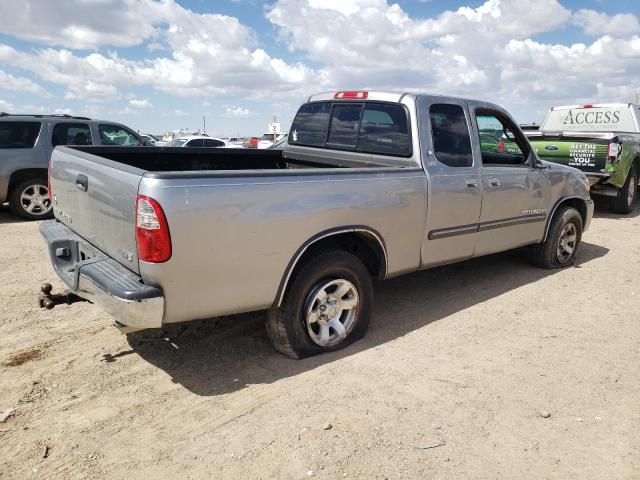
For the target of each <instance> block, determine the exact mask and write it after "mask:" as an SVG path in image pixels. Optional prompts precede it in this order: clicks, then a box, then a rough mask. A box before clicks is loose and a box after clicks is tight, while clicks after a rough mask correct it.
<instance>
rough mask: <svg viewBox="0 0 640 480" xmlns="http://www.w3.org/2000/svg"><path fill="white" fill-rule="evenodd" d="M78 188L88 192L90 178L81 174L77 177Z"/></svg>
mask: <svg viewBox="0 0 640 480" xmlns="http://www.w3.org/2000/svg"><path fill="white" fill-rule="evenodd" d="M76 188H77V189H78V190H82V191H83V192H86V191H87V190H88V189H89V177H87V176H86V175H84V174H82V173H81V174H80V175H78V176H77V177H76Z"/></svg>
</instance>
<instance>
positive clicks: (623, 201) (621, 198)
mask: <svg viewBox="0 0 640 480" xmlns="http://www.w3.org/2000/svg"><path fill="white" fill-rule="evenodd" d="M637 194H638V174H637V172H636V170H635V168H633V167H631V170H629V175H627V181H626V182H624V185H623V186H622V188H621V189H620V190H619V191H618V196H617V197H615V198H612V199H611V211H612V212H614V213H621V214H623V215H626V214H627V213H631V212H632V211H633V207H634V205H635V202H636V196H637Z"/></svg>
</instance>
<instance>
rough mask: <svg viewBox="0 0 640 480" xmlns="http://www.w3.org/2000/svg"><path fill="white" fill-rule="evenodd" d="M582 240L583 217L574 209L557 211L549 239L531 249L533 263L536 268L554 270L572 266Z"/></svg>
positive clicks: (567, 208) (565, 208) (564, 208)
mask: <svg viewBox="0 0 640 480" xmlns="http://www.w3.org/2000/svg"><path fill="white" fill-rule="evenodd" d="M581 239H582V217H581V216H580V213H579V212H578V211H577V210H576V209H575V208H573V207H569V206H566V207H559V208H558V210H556V212H555V214H554V216H553V218H552V219H551V224H550V225H549V232H548V233H547V239H546V240H545V241H544V242H542V243H539V244H537V245H534V246H532V247H531V263H533V265H535V266H536V267H540V268H546V269H552V268H563V267H567V266H569V265H571V264H572V263H573V259H574V258H575V256H576V253H577V251H578V247H579V246H580V240H581Z"/></svg>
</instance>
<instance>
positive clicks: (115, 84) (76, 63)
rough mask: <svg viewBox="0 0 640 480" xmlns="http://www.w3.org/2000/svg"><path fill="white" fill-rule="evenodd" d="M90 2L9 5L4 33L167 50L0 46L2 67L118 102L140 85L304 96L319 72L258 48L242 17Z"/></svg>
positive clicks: (142, 0)
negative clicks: (149, 54)
mask: <svg viewBox="0 0 640 480" xmlns="http://www.w3.org/2000/svg"><path fill="white" fill-rule="evenodd" d="M89 3H91V8H90V15H89V12H88V10H87V7H88V3H87V2H78V1H76V2H64V3H62V4H59V3H58V2H49V1H45V0H38V1H36V0H29V2H28V5H27V7H30V8H24V6H23V5H22V3H21V2H5V3H2V6H0V18H2V19H9V18H11V23H10V24H9V22H7V21H5V20H0V32H4V33H8V34H11V35H14V36H16V37H18V38H23V39H27V40H31V41H37V42H41V43H45V44H47V45H51V44H53V45H62V46H65V47H68V48H85V47H86V48H97V47H99V46H105V45H107V46H108V45H112V46H127V45H135V44H138V43H141V42H144V41H149V45H148V46H149V47H151V50H152V51H154V52H157V50H156V48H157V47H158V46H160V45H163V46H166V49H165V50H166V52H165V50H162V51H161V52H160V53H161V54H160V55H159V56H155V57H153V58H148V59H143V60H129V59H126V58H122V57H120V56H119V55H118V54H117V53H115V52H108V53H97V52H94V53H90V54H79V53H76V52H72V51H71V50H68V49H65V48H62V49H56V48H45V49H41V50H36V51H34V52H31V51H29V52H25V51H17V50H15V49H14V48H12V47H9V46H8V45H0V62H3V63H7V64H10V65H14V66H17V67H19V68H22V69H25V70H28V71H31V72H33V74H34V75H36V76H38V77H40V78H43V79H46V80H47V81H49V82H53V83H57V84H60V85H65V86H67V88H68V92H67V93H66V98H68V99H73V98H84V99H93V100H105V99H113V98H118V97H119V92H118V88H120V87H128V86H137V85H149V86H152V87H154V88H156V89H158V90H160V91H163V92H168V93H170V94H173V95H176V96H207V95H243V96H247V97H249V96H251V97H254V98H256V97H261V96H268V95H273V94H274V93H277V92H280V93H285V92H286V93H289V92H291V91H292V90H295V89H298V90H300V91H301V90H304V89H307V88H308V87H309V85H313V84H314V83H315V82H314V79H315V78H316V77H317V75H316V74H315V72H314V71H313V69H312V68H309V67H307V66H305V65H303V64H301V63H294V64H290V63H287V62H285V61H283V60H282V59H279V58H274V57H272V56H270V55H269V54H267V53H266V52H265V51H264V50H263V49H261V48H258V47H256V44H257V40H256V37H255V34H254V33H253V32H252V31H251V29H249V28H247V27H246V26H244V25H242V24H241V23H240V22H239V21H238V19H237V18H234V17H229V16H225V15H218V14H198V13H195V12H193V11H191V10H188V9H186V8H183V7H182V6H180V5H179V4H177V3H176V2H175V1H174V0H164V1H162V2H157V1H154V0H139V1H134V0H116V2H115V4H113V3H109V2H95V1H94V2H89ZM75 4H77V5H75ZM74 5H75V6H76V7H77V8H73V7H74ZM123 9H124V10H127V9H129V10H130V11H129V12H128V13H126V14H125V13H122V12H120V10H123ZM16 10H18V11H16ZM113 11H118V12H119V13H117V14H112V12H113ZM85 14H86V15H85ZM114 15H115V16H114ZM162 53H167V54H166V55H162Z"/></svg>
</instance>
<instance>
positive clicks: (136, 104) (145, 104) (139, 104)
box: [129, 98, 153, 108]
mask: <svg viewBox="0 0 640 480" xmlns="http://www.w3.org/2000/svg"><path fill="white" fill-rule="evenodd" d="M129 105H131V106H132V107H133V108H151V107H153V104H152V103H151V102H150V101H149V100H147V99H146V98H145V99H142V100H138V99H135V98H134V99H131V100H129Z"/></svg>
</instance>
